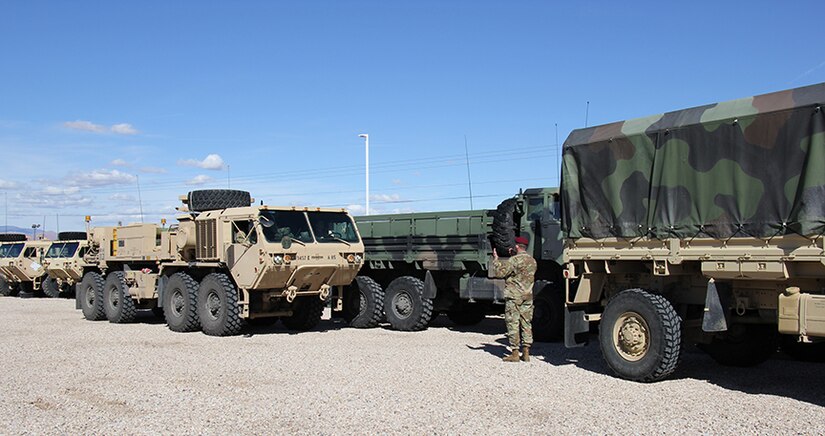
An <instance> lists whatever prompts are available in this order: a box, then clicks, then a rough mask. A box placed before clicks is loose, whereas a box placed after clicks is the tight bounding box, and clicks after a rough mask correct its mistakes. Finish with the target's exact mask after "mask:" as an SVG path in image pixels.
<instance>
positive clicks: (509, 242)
mask: <svg viewBox="0 0 825 436" xmlns="http://www.w3.org/2000/svg"><path fill="white" fill-rule="evenodd" d="M490 214H491V215H492V216H493V229H492V230H493V232H492V235H491V239H492V243H493V248H494V249H495V250H496V252H498V255H499V256H510V255H511V251H512V250H513V249H515V248H516V241H515V239H516V218H515V214H516V199H515V198H508V199H507V200H504V201H502V202H501V204H499V205H498V207H497V208H496V210H495V211H491V213H490Z"/></svg>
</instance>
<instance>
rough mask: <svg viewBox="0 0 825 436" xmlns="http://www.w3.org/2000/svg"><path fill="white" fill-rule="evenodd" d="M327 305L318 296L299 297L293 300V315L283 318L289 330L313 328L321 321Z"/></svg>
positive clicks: (303, 330) (302, 330)
mask: <svg viewBox="0 0 825 436" xmlns="http://www.w3.org/2000/svg"><path fill="white" fill-rule="evenodd" d="M325 305H326V303H325V302H323V301H321V299H320V298H318V297H304V298H298V299H296V300H295V301H293V302H292V307H293V309H292V316H285V317H283V318H281V319H282V320H283V322H284V325H285V326H286V328H288V329H289V330H297V331H301V332H305V331H307V330H312V329H313V328H315V326H317V325H318V323H319V322H320V321H321V315H322V314H323V313H324V306H325Z"/></svg>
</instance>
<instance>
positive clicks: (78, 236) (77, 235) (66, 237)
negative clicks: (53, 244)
mask: <svg viewBox="0 0 825 436" xmlns="http://www.w3.org/2000/svg"><path fill="white" fill-rule="evenodd" d="M85 239H86V232H60V233H58V234H57V240H58V241H83V240H85Z"/></svg>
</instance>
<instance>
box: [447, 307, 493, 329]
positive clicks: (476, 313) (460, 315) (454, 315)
mask: <svg viewBox="0 0 825 436" xmlns="http://www.w3.org/2000/svg"><path fill="white" fill-rule="evenodd" d="M486 317H487V306H486V305H484V304H479V303H468V302H466V301H462V302H460V303H459V304H458V306H456V308H455V309H453V310H448V311H447V318H449V319H450V321H452V322H453V324H455V325H462V326H466V325H476V324H478V323H480V322H481V321H484V318H486Z"/></svg>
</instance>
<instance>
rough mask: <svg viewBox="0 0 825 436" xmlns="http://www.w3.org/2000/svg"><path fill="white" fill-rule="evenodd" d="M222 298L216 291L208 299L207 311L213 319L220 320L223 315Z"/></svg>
mask: <svg viewBox="0 0 825 436" xmlns="http://www.w3.org/2000/svg"><path fill="white" fill-rule="evenodd" d="M221 306H222V304H221V297H220V296H218V294H217V293H216V292H214V291H212V292H210V293H209V295H208V296H207V297H206V311H207V312H208V313H209V316H210V317H212V319H218V315H220V313H221Z"/></svg>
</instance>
